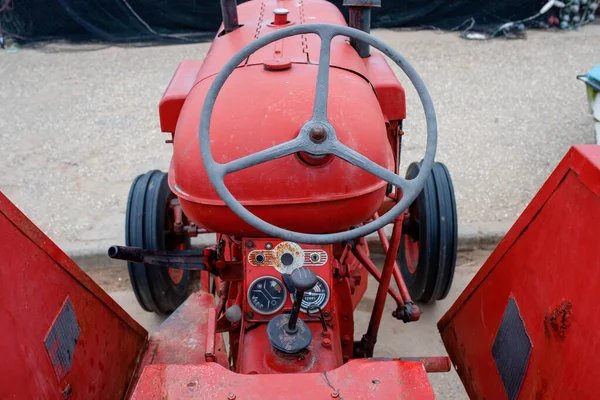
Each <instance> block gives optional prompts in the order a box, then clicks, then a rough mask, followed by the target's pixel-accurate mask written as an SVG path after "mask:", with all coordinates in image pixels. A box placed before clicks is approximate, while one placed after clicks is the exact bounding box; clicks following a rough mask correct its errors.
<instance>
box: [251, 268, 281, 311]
mask: <svg viewBox="0 0 600 400" xmlns="http://www.w3.org/2000/svg"><path fill="white" fill-rule="evenodd" d="M285 297H286V292H285V287H284V286H283V283H281V281H280V280H279V279H277V278H275V277H273V276H261V277H260V278H257V279H256V280H254V282H252V283H251V284H250V287H249V288H248V303H249V304H250V307H252V309H253V310H254V311H256V312H257V313H259V314H263V315H269V314H273V313H276V312H277V311H279V310H281V308H282V307H283V305H284V304H285Z"/></svg>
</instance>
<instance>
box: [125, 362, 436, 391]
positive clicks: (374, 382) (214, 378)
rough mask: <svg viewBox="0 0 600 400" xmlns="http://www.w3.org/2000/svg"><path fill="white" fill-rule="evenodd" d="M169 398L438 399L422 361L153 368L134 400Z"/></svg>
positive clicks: (142, 377) (149, 370)
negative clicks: (308, 368) (298, 368)
mask: <svg viewBox="0 0 600 400" xmlns="http://www.w3.org/2000/svg"><path fill="white" fill-rule="evenodd" d="M131 398H132V399H134V400H141V399H143V400H155V399H156V400H162V399H165V398H170V399H196V400H202V399H206V400H212V399H230V400H235V399H239V400H242V399H243V400H269V399H286V400H295V399H298V400H300V399H302V400H305V399H347V400H349V399H361V400H370V399H373V400H375V399H377V400H379V399H413V400H418V399H434V398H435V396H434V394H433V389H432V388H431V385H430V383H429V380H428V379H427V374H426V373H425V369H424V368H423V364H421V363H420V362H408V361H373V360H365V359H362V360H352V361H350V362H348V363H347V364H344V365H342V366H341V367H339V368H337V369H334V370H332V371H329V372H322V373H305V374H275V375H243V374H237V373H235V372H232V371H229V370H227V369H225V368H223V367H222V366H220V365H219V364H217V363H206V364H201V365H151V366H148V367H146V368H145V369H144V372H143V374H142V376H141V378H140V380H139V382H138V385H137V387H136V389H135V392H134V393H133V396H132V397H131Z"/></svg>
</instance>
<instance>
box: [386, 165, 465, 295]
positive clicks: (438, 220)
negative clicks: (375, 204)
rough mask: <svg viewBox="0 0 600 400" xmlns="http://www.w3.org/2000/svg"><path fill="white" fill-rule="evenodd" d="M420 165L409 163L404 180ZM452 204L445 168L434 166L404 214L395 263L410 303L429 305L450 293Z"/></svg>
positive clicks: (453, 228) (454, 245)
mask: <svg viewBox="0 0 600 400" xmlns="http://www.w3.org/2000/svg"><path fill="white" fill-rule="evenodd" d="M420 169H421V163H416V162H415V163H412V164H410V165H409V167H408V170H407V172H406V178H408V179H410V178H413V177H415V176H416V175H417V174H418V173H419V171H420ZM457 225H458V221H457V216H456V200H455V197H454V186H453V185H452V179H451V178H450V173H449V172H448V168H446V166H445V165H444V164H442V163H439V162H436V163H435V164H434V166H433V169H432V172H431V175H430V176H429V178H427V182H426V183H425V187H424V188H423V191H422V192H421V193H420V194H419V196H418V197H417V199H416V200H415V201H414V202H413V203H412V204H411V205H410V207H409V208H408V210H407V212H406V213H405V219H404V224H403V226H402V238H401V242H400V249H399V251H398V256H397V261H398V265H399V267H400V271H401V273H402V277H403V278H404V281H405V282H406V285H407V287H408V290H409V292H410V295H411V297H412V299H413V300H415V301H419V302H424V303H430V302H433V301H436V300H442V299H444V298H445V297H446V296H447V295H448V292H449V291H450V287H451V286H452V280H453V278H454V269H455V267H456V252H457V248H458V235H457Z"/></svg>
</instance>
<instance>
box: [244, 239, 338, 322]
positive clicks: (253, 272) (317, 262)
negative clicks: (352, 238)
mask: <svg viewBox="0 0 600 400" xmlns="http://www.w3.org/2000/svg"><path fill="white" fill-rule="evenodd" d="M242 244H243V248H244V264H245V265H244V272H245V273H244V287H245V290H246V296H247V297H246V301H245V302H244V315H245V318H246V320H248V321H256V322H258V321H269V320H270V319H271V318H273V317H274V316H276V315H278V314H280V313H281V312H283V310H286V309H291V307H292V304H293V302H294V300H295V293H294V288H293V287H290V286H291V285H289V283H288V284H286V279H288V280H289V276H290V275H291V274H292V273H293V272H294V271H295V270H296V269H298V268H301V267H306V268H309V269H310V270H312V271H313V272H314V273H315V275H316V277H317V283H316V284H315V285H314V287H313V288H311V289H309V290H307V291H306V292H305V293H304V297H303V300H302V303H301V307H300V311H301V313H302V315H303V316H302V318H304V319H307V320H312V319H315V320H318V315H319V309H321V310H323V311H328V310H329V309H330V307H331V306H330V304H329V298H330V296H331V293H330V288H331V280H332V268H331V263H330V260H331V254H332V246H331V245H323V246H321V245H303V244H298V243H293V242H286V241H281V240H278V239H272V238H264V239H262V238H259V239H244V242H243V243H242Z"/></svg>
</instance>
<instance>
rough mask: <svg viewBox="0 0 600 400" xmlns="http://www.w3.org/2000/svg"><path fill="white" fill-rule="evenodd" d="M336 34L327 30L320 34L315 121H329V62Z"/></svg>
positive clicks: (313, 117)
mask: <svg viewBox="0 0 600 400" xmlns="http://www.w3.org/2000/svg"><path fill="white" fill-rule="evenodd" d="M334 36H335V35H334V34H333V33H332V32H330V31H325V32H323V33H320V34H319V37H320V38H321V50H320V53H319V70H318V72H317V87H316V90H315V101H314V105H313V115H312V118H311V119H312V120H313V121H320V122H326V121H327V103H328V97H329V63H330V62H331V41H332V40H333V38H334Z"/></svg>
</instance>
